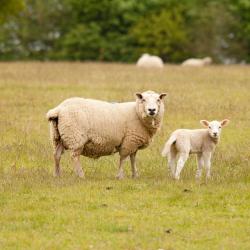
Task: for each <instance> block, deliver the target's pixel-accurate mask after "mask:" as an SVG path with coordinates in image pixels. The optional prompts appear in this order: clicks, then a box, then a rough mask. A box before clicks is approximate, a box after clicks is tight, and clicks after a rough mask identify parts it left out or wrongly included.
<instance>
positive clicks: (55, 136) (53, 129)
mask: <svg viewBox="0 0 250 250" xmlns="http://www.w3.org/2000/svg"><path fill="white" fill-rule="evenodd" d="M58 114H59V109H58V108H54V109H50V110H49V111H48V113H47V114H46V118H47V119H48V121H49V122H50V137H51V141H52V143H53V145H54V146H57V145H58V144H59V143H60V141H61V136H60V133H59V130H58Z"/></svg>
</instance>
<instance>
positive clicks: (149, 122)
mask: <svg viewBox="0 0 250 250" xmlns="http://www.w3.org/2000/svg"><path fill="white" fill-rule="evenodd" d="M139 119H140V120H141V122H142V124H143V125H144V127H146V129H147V130H148V132H149V134H150V135H154V134H155V133H156V131H157V130H158V128H159V127H160V125H161V119H160V117H159V116H156V117H152V118H151V117H144V118H143V117H140V116H139Z"/></svg>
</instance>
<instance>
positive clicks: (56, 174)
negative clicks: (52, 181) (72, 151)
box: [53, 171, 61, 178]
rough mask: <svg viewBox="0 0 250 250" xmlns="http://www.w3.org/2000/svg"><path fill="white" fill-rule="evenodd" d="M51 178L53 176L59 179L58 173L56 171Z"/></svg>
mask: <svg viewBox="0 0 250 250" xmlns="http://www.w3.org/2000/svg"><path fill="white" fill-rule="evenodd" d="M53 176H54V177H55V178H58V177H61V173H60V172H58V171H56V172H54V173H53Z"/></svg>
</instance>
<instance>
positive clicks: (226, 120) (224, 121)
mask: <svg viewBox="0 0 250 250" xmlns="http://www.w3.org/2000/svg"><path fill="white" fill-rule="evenodd" d="M229 122H230V120H228V119H224V120H222V121H221V122H220V124H221V126H222V127H224V126H227V124H228V123H229Z"/></svg>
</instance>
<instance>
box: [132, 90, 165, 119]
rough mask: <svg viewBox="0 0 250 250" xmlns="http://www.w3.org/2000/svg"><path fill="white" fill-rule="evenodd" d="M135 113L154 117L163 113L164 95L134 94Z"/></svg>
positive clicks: (149, 92)
mask: <svg viewBox="0 0 250 250" xmlns="http://www.w3.org/2000/svg"><path fill="white" fill-rule="evenodd" d="M135 95H136V104H137V112H138V113H139V114H140V115H141V116H142V118H146V117H151V118H153V117H156V116H157V115H158V114H159V113H162V112H164V103H163V99H164V97H165V96H166V95H167V94H166V93H162V94H158V93H155V92H153V91H146V92H143V93H136V94H135Z"/></svg>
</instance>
